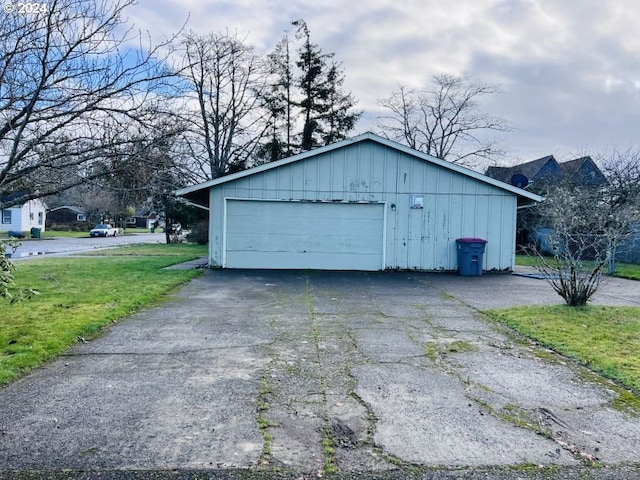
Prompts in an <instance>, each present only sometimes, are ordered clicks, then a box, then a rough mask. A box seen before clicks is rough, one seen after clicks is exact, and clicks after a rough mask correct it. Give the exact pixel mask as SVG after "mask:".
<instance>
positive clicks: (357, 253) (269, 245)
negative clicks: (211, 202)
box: [224, 200, 384, 270]
mask: <svg viewBox="0 0 640 480" xmlns="http://www.w3.org/2000/svg"><path fill="white" fill-rule="evenodd" d="M383 232H384V205H383V204H379V203H375V204H361V203H315V202H269V201H260V200H227V214H226V229H225V262H224V266H225V267H227V268H276V269H285V268H291V269H306V268H309V269H320V270H382V269H383V267H384V258H383V252H384V241H383V238H384V237H383Z"/></svg>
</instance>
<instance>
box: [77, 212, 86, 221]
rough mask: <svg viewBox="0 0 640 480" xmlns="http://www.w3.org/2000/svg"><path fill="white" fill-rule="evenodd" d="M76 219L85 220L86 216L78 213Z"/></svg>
mask: <svg viewBox="0 0 640 480" xmlns="http://www.w3.org/2000/svg"><path fill="white" fill-rule="evenodd" d="M76 220H78V221H79V222H86V221H87V216H86V215H84V214H83V213H79V214H78V215H77V216H76Z"/></svg>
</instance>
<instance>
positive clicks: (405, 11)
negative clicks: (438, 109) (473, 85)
mask: <svg viewBox="0 0 640 480" xmlns="http://www.w3.org/2000/svg"><path fill="white" fill-rule="evenodd" d="M129 14H130V16H131V20H132V21H134V22H135V23H136V25H138V26H140V27H142V28H144V29H148V30H149V31H150V32H151V33H152V34H153V35H154V36H156V37H157V38H159V39H160V38H163V37H162V36H164V37H166V36H168V35H170V34H171V33H172V32H175V31H176V30H177V29H178V28H180V25H181V24H182V23H183V22H184V21H185V20H186V18H187V16H189V23H188V28H189V29H192V30H194V31H196V32H198V33H207V32H211V31H224V30H227V29H229V30H230V31H236V30H237V32H238V34H239V36H241V37H243V36H244V35H246V37H247V42H248V43H251V44H253V45H254V46H255V47H256V50H257V52H258V53H267V52H269V51H270V50H271V49H272V48H273V47H274V46H275V44H276V43H277V42H278V40H279V39H280V38H281V37H282V36H283V34H284V33H285V32H286V31H288V32H289V34H291V35H292V34H293V33H294V31H295V29H294V28H293V27H292V26H291V24H290V22H291V21H292V20H296V19H299V18H303V19H305V20H306V22H307V23H308V25H309V28H310V30H311V35H312V41H314V42H315V43H317V44H319V45H320V47H321V48H322V49H323V50H324V51H325V52H335V54H336V59H337V60H338V61H341V62H342V63H343V66H344V69H345V73H346V87H347V88H348V89H349V90H350V91H352V93H353V94H354V95H355V97H356V98H358V99H359V108H362V109H364V110H365V115H364V116H363V118H364V120H363V121H364V122H365V123H368V125H365V126H364V127H363V126H361V127H360V130H362V129H370V128H369V125H371V124H372V118H373V117H374V116H375V112H376V111H377V110H378V108H379V107H378V106H377V100H378V99H379V98H381V97H384V96H388V95H389V94H390V93H391V92H392V90H393V89H395V88H397V86H398V84H400V83H402V84H406V85H408V86H411V87H419V86H420V85H422V84H424V83H425V82H426V81H428V79H429V78H430V77H431V76H432V75H433V74H436V73H441V72H446V73H453V74H463V73H464V74H467V75H469V76H470V77H473V78H477V79H478V80H481V81H491V82H494V83H497V84H499V85H500V86H501V87H502V90H503V91H504V93H503V94H501V95H498V96H496V97H494V98H492V99H486V101H485V102H484V103H483V105H484V106H485V107H486V108H487V109H490V112H489V113H491V114H492V115H502V116H504V117H506V118H507V119H508V120H510V122H511V123H512V124H513V125H514V127H516V130H515V131H514V132H512V133H511V134H509V135H508V136H507V137H506V139H505V140H506V142H505V143H506V145H505V147H506V148H507V149H508V150H510V151H511V152H512V158H522V159H523V160H527V159H531V158H535V157H536V156H542V155H544V154H548V153H554V154H559V155H560V157H561V158H564V156H565V155H567V156H569V155H571V154H572V153H574V152H577V151H579V150H580V151H581V150H584V149H585V148H589V149H592V150H600V149H605V148H610V147H611V146H612V145H613V146H615V145H619V146H621V147H628V146H629V145H632V144H633V143H634V142H637V133H636V129H637V125H638V120H639V118H638V113H637V112H640V62H638V53H639V52H640V36H638V35H637V34H636V33H637V31H638V28H639V27H640V4H637V2H636V0H566V1H562V2H559V1H557V0H456V1H455V2H444V1H442V0H404V1H402V2H397V1H394V0H370V1H367V2H361V1H350V2H349V1H344V0H318V1H316V2H304V1H302V0H266V1H265V0H233V1H220V0H156V1H154V2H140V3H139V4H137V5H136V6H134V7H132V8H131V9H130V10H129Z"/></svg>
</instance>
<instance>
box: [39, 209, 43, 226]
mask: <svg viewBox="0 0 640 480" xmlns="http://www.w3.org/2000/svg"><path fill="white" fill-rule="evenodd" d="M43 219H44V213H42V212H38V225H42V220H43Z"/></svg>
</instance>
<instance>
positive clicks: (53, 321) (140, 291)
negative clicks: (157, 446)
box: [0, 245, 200, 384]
mask: <svg viewBox="0 0 640 480" xmlns="http://www.w3.org/2000/svg"><path fill="white" fill-rule="evenodd" d="M164 247H165V248H166V250H163V251H162V252H160V251H158V254H157V255H156V256H142V257H136V256H133V255H130V256H118V255H115V250H114V251H109V254H110V255H111V256H106V257H96V258H72V257H66V258H49V259H44V258H43V259H37V260H31V261H29V262H18V263H17V271H16V275H15V278H16V287H18V288H26V287H30V288H35V289H37V290H39V291H40V295H38V296H36V297H34V298H33V299H31V300H28V301H24V302H21V303H18V304H14V305H10V304H9V303H8V302H5V301H0V384H4V383H8V382H10V381H12V380H14V379H16V378H18V377H19V376H20V375H22V374H24V373H26V372H28V371H30V370H31V369H33V368H35V367H37V366H39V365H41V364H42V363H44V362H46V361H47V360H49V359H51V358H53V357H55V356H56V355H59V354H60V353H62V352H64V351H65V350H66V349H67V348H69V347H70V346H71V345H73V344H74V343H76V342H77V341H78V340H84V339H90V338H92V337H94V336H95V335H97V334H98V333H99V332H100V331H101V330H102V329H103V328H104V326H105V325H108V324H109V323H112V322H115V321H117V320H119V319H121V318H123V317H126V316H128V315H131V314H132V313H134V312H135V311H137V310H139V309H141V308H142V307H144V306H147V305H149V304H153V303H154V302H157V301H158V300H160V299H161V298H162V296H163V295H164V294H166V293H168V292H169V291H171V290H172V289H173V288H175V287H176V286H178V285H180V284H182V283H184V282H186V281H188V280H190V279H192V278H194V277H195V276H197V275H198V274H199V273H200V272H199V271H197V270H164V267H167V266H170V265H173V264H176V263H181V262H184V261H187V260H191V259H193V258H197V257H198V255H193V254H191V255H187V254H181V253H180V252H179V250H178V249H176V250H174V249H173V248H174V247H175V245H166V246H164ZM140 248H141V251H144V249H143V247H140ZM168 252H173V254H169V253H168Z"/></svg>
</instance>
